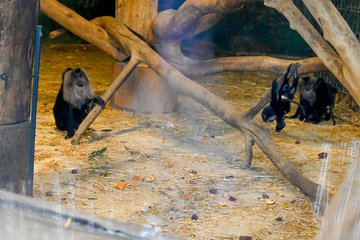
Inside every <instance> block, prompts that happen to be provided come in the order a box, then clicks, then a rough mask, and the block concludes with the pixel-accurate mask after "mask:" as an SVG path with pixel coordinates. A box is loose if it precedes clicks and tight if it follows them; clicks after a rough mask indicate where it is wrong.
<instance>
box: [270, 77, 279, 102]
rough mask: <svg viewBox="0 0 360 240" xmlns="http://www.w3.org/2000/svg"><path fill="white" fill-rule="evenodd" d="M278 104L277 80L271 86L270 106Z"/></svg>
mask: <svg viewBox="0 0 360 240" xmlns="http://www.w3.org/2000/svg"><path fill="white" fill-rule="evenodd" d="M277 102H278V84H277V82H276V79H275V80H274V81H273V82H272V86H271V102H270V105H274V104H275V105H276V103H277Z"/></svg>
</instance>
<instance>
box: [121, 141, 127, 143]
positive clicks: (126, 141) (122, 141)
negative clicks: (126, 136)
mask: <svg viewBox="0 0 360 240" xmlns="http://www.w3.org/2000/svg"><path fill="white" fill-rule="evenodd" d="M120 143H123V144H124V143H128V142H127V141H120Z"/></svg>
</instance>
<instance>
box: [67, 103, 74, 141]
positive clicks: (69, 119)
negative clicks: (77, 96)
mask: <svg viewBox="0 0 360 240" xmlns="http://www.w3.org/2000/svg"><path fill="white" fill-rule="evenodd" d="M75 125H76V123H75V119H74V114H73V108H72V107H71V106H70V107H69V111H68V115H67V126H66V128H67V129H66V130H67V135H66V136H65V139H68V138H71V137H72V136H74V134H75Z"/></svg>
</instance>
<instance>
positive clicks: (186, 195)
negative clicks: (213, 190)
mask: <svg viewBox="0 0 360 240" xmlns="http://www.w3.org/2000/svg"><path fill="white" fill-rule="evenodd" d="M181 199H182V200H185V201H187V200H189V199H190V194H183V195H181Z"/></svg>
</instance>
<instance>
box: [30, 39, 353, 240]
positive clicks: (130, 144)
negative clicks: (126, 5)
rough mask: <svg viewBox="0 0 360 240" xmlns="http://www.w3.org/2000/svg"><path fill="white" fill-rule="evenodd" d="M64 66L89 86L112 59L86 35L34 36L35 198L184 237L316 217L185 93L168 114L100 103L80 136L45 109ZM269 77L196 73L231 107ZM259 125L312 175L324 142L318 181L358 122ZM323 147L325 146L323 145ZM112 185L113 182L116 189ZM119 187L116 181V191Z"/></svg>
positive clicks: (289, 228)
mask: <svg viewBox="0 0 360 240" xmlns="http://www.w3.org/2000/svg"><path fill="white" fill-rule="evenodd" d="M67 67H82V68H84V69H85V70H86V71H87V73H88V75H89V76H90V78H91V80H92V84H93V88H94V90H95V93H98V94H101V93H102V92H104V91H105V90H106V89H107V87H108V86H109V84H110V83H111V75H112V60H111V59H110V58H109V57H107V56H106V55H104V54H103V53H102V52H100V51H99V50H97V49H95V48H93V47H90V46H87V45H66V46H64V45H63V46H61V45H44V46H43V49H42V56H41V71H40V85H39V103H38V119H37V131H36V137H37V138H36V151H35V155H36V156H35V157H36V159H35V183H34V188H35V189H34V196H35V197H36V198H39V199H44V200H47V201H51V202H55V203H59V204H61V205H63V206H66V207H70V208H77V209H83V210H85V211H87V212H91V213H94V214H98V215H101V216H105V217H110V218H114V219H116V220H119V221H124V222H131V223H137V224H147V225H151V226H154V227H155V228H157V229H158V230H161V231H163V232H166V233H170V234H173V235H177V236H181V237H183V238H185V239H239V237H240V236H252V238H253V239H314V238H315V235H316V232H317V231H318V228H319V222H320V218H319V217H316V216H314V214H313V209H312V203H311V202H310V201H309V199H308V198H306V197H305V196H304V195H303V194H302V193H301V192H299V190H298V189H296V188H295V187H294V186H292V185H291V184H290V183H289V182H288V181H287V180H286V179H285V178H284V177H283V176H282V175H281V173H280V172H279V171H278V170H277V169H276V168H275V167H274V165H273V164H272V163H271V162H270V161H269V160H268V159H267V158H266V157H265V155H264V154H263V153H262V152H261V151H260V150H259V149H258V148H257V147H254V159H253V166H252V168H251V169H243V168H241V163H242V161H243V159H244V138H243V136H242V134H241V133H240V132H239V131H238V130H235V129H233V128H231V127H229V126H228V125H226V124H225V123H224V122H222V120H221V119H219V118H218V117H216V116H214V115H212V114H211V113H210V112H209V111H208V110H207V109H205V108H204V107H203V106H201V105H200V104H198V103H197V102H195V101H193V100H192V99H189V98H187V97H184V96H179V98H178V101H179V106H178V108H177V110H176V111H175V112H174V113H171V114H165V115H161V114H159V115H155V114H134V113H130V112H122V111H118V110H115V109H112V108H111V107H109V106H107V107H106V109H105V110H104V111H103V112H102V113H101V114H100V116H99V117H98V118H97V120H96V121H95V122H94V123H93V125H92V126H91V128H92V129H93V130H92V131H88V132H87V135H86V136H85V137H83V139H82V144H81V145H78V146H73V145H71V144H70V141H69V140H65V139H64V135H65V133H64V132H60V131H58V130H56V128H55V124H54V119H53V116H52V107H53V104H54V100H55V97H56V94H57V91H58V89H59V87H60V84H61V74H62V72H63V71H64V70H65V69H66V68H67ZM273 78H274V75H271V74H262V73H241V74H239V73H238V74H224V75H218V76H211V77H206V78H203V79H198V80H197V81H198V82H199V83H201V84H202V85H203V86H205V87H206V88H208V89H210V90H212V91H214V92H216V93H217V94H219V95H220V96H221V97H222V98H224V99H226V100H227V101H228V102H230V103H231V104H233V105H234V106H235V107H236V108H237V109H239V110H240V111H245V110H246V109H247V108H248V107H249V106H250V105H251V104H253V103H254V102H255V101H257V99H258V97H259V96H260V95H261V94H262V93H263V92H264V91H265V90H266V89H267V88H268V87H269V86H270V85H271V80H272V79H273ZM257 122H258V123H259V124H262V125H263V126H265V127H266V128H267V129H269V131H270V133H271V135H272V136H273V137H274V141H275V142H276V144H277V145H278V146H279V148H280V149H281V150H282V151H283V152H284V153H285V154H286V155H287V156H288V157H289V159H290V160H291V161H292V162H293V163H294V165H295V166H296V167H297V168H298V169H299V170H300V171H301V172H303V174H304V175H305V176H307V177H308V178H310V179H311V180H313V181H315V182H319V181H320V180H319V176H320V169H321V168H322V165H323V162H324V160H323V159H320V158H319V157H318V154H319V153H321V152H324V151H326V152H327V153H328V154H329V157H331V160H332V161H331V164H330V168H329V169H328V171H327V172H326V173H327V178H326V186H327V187H328V188H329V189H332V190H333V189H336V187H337V186H338V185H339V184H340V182H341V180H342V179H343V177H344V175H345V170H346V168H347V166H348V164H349V146H351V145H352V144H354V141H357V140H359V139H360V131H359V130H360V128H358V127H355V126H351V125H350V124H348V123H346V122H341V121H338V123H337V125H335V126H332V125H331V123H330V122H328V123H322V124H319V125H313V124H305V123H302V122H300V121H298V120H287V126H286V128H285V130H284V131H282V132H280V133H276V132H275V131H274V128H275V126H274V124H265V123H262V122H261V121H260V120H259V118H258V117H257ZM324 149H325V150H324ZM116 186H117V187H118V188H116ZM123 187H125V188H124V189H122V188H123Z"/></svg>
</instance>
